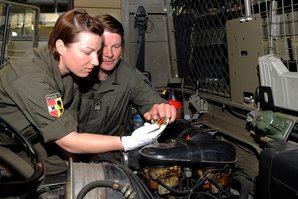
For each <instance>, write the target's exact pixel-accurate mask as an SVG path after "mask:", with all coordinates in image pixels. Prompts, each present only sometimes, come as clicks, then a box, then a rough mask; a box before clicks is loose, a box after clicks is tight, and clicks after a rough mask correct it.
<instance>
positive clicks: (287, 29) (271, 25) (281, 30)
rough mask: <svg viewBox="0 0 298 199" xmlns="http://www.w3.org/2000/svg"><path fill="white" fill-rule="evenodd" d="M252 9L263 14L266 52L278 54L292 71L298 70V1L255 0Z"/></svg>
mask: <svg viewBox="0 0 298 199" xmlns="http://www.w3.org/2000/svg"><path fill="white" fill-rule="evenodd" d="M251 10H252V12H253V13H260V14H261V16H262V29H263V41H264V44H265V46H264V47H265V48H264V50H265V54H269V53H273V54H276V55H277V56H278V57H279V58H281V59H282V60H283V62H284V63H285V65H286V66H287V67H288V69H289V70H290V71H292V72H297V64H298V59H297V57H298V50H297V48H298V1H297V0H279V1H264V0H263V1H256V0H254V1H252V4H251Z"/></svg>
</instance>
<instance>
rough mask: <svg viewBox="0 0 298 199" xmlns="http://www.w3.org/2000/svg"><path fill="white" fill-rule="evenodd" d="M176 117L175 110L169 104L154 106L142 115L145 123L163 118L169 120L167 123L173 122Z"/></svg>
mask: <svg viewBox="0 0 298 199" xmlns="http://www.w3.org/2000/svg"><path fill="white" fill-rule="evenodd" d="M176 115H177V111H176V108H175V107H174V106H173V105H170V104H165V103H161V104H154V105H153V106H152V108H151V110H150V111H149V112H147V113H145V114H144V118H145V119H146V120H147V121H151V120H153V121H156V120H160V119H163V118H169V123H172V122H174V121H175V119H176Z"/></svg>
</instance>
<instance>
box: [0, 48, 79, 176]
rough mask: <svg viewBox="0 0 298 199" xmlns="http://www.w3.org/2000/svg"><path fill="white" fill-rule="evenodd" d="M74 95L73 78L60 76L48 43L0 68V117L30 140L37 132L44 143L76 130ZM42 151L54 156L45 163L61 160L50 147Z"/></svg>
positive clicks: (39, 140) (40, 140)
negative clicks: (72, 108) (47, 45)
mask: <svg viewBox="0 0 298 199" xmlns="http://www.w3.org/2000/svg"><path fill="white" fill-rule="evenodd" d="M73 97H74V84H73V79H72V77H71V76H64V77H61V74H60V70H59V67H58V62H57V61H56V60H55V59H54V57H53V55H52V54H51V52H50V51H49V50H48V49H47V47H46V46H45V47H42V48H37V49H32V50H30V51H28V52H27V53H26V54H25V55H24V56H23V57H21V58H19V59H16V60H11V61H10V62H8V63H6V64H5V65H4V66H3V67H2V68H1V70H0V112H1V117H2V118H3V119H4V120H6V121H7V122H8V123H9V124H10V125H12V126H13V127H14V128H15V129H17V130H18V131H19V132H21V133H22V134H24V135H25V136H26V137H27V138H28V139H31V138H32V137H36V136H35V135H34V134H35V133H38V136H39V139H38V138H37V140H38V141H37V142H39V143H43V144H42V145H44V146H45V145H46V144H45V143H51V141H55V140H57V139H59V138H62V137H64V136H65V135H67V134H68V133H70V132H72V131H74V130H76V129H77V118H76V111H75V110H70V109H69V108H68V107H69V105H70V104H71V103H73V101H74V98H73ZM32 139H33V138H32ZM34 139H35V138H34ZM34 144H36V142H35V143H34ZM41 150H42V151H43V152H44V153H45V154H44V158H46V159H47V158H48V157H46V156H48V155H49V156H51V155H54V156H52V160H51V158H49V159H48V160H45V161H46V162H49V163H50V164H51V163H53V165H55V164H56V163H58V162H60V163H61V161H59V160H58V159H59V158H58V157H57V156H55V155H56V154H50V153H52V152H53V151H51V152H50V151H49V150H48V149H47V147H45V148H43V149H41ZM46 153H47V154H46ZM52 161H53V162H52ZM48 171H49V172H50V170H49V169H48ZM54 172H55V171H54Z"/></svg>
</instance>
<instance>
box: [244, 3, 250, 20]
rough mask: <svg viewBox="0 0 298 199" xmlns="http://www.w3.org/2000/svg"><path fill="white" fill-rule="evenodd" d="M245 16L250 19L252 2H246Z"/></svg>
mask: <svg viewBox="0 0 298 199" xmlns="http://www.w3.org/2000/svg"><path fill="white" fill-rule="evenodd" d="M244 7H245V15H246V16H247V17H248V16H250V15H251V9H250V8H251V4H250V0H244Z"/></svg>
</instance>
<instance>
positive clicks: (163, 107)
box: [79, 15, 176, 135]
mask: <svg viewBox="0 0 298 199" xmlns="http://www.w3.org/2000/svg"><path fill="white" fill-rule="evenodd" d="M97 18H98V19H99V20H100V21H101V23H102V24H103V26H104V33H103V36H104V47H103V51H102V58H101V63H100V66H99V67H96V68H95V70H94V71H93V72H92V74H91V77H90V79H89V81H87V80H84V81H83V82H80V83H79V84H80V85H83V86H82V88H80V90H81V92H82V97H81V103H80V108H79V110H80V112H79V121H80V122H79V127H80V130H82V131H88V132H94V133H97V134H109V135H115V134H121V133H123V131H124V130H125V128H124V127H123V126H125V123H126V119H127V112H128V111H130V110H128V109H129V108H130V106H129V104H130V103H132V104H134V105H135V107H136V108H137V109H138V111H139V112H140V113H141V114H142V116H143V117H144V118H145V119H146V120H147V121H150V120H159V119H161V118H169V119H170V122H173V121H174V120H175V118H176V109H175V108H174V107H173V106H170V105H169V104H168V103H167V102H166V101H165V100H164V99H162V98H161V97H160V96H159V95H158V93H157V92H156V91H155V89H154V88H153V87H152V86H151V84H150V82H149V81H148V79H147V78H145V77H144V75H143V74H141V73H140V72H139V71H138V70H137V69H136V68H133V67H130V66H129V65H128V64H127V63H126V62H125V61H124V60H123V59H122V51H123V49H124V29H123V26H122V24H121V23H120V22H119V21H118V20H117V19H115V18H114V17H113V16H111V15H102V16H98V17H97ZM86 85H89V86H86Z"/></svg>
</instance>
